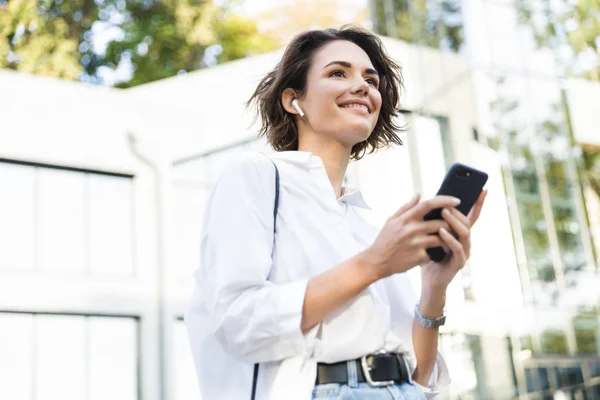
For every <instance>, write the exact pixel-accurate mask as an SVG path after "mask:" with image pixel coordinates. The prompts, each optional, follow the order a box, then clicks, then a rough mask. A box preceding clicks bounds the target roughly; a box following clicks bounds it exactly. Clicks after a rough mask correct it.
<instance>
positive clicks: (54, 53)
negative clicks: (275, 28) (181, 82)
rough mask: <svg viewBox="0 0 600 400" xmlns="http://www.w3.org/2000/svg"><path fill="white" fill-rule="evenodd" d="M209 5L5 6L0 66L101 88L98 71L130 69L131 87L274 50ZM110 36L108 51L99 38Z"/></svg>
mask: <svg viewBox="0 0 600 400" xmlns="http://www.w3.org/2000/svg"><path fill="white" fill-rule="evenodd" d="M237 6H238V2H236V1H230V2H221V3H220V5H215V4H214V3H213V2H212V1H210V0H164V1H158V0H128V1H125V0H72V1H64V0H11V1H10V2H9V1H7V0H0V67H3V68H9V69H14V70H18V71H24V72H30V73H34V74H40V75H48V76H54V77H59V78H65V79H72V80H74V79H79V80H84V81H90V82H95V83H102V78H101V74H100V73H99V72H101V68H108V69H115V68H117V67H118V66H119V65H120V64H121V63H124V64H129V65H130V66H131V70H132V74H131V77H130V78H129V79H128V80H127V81H125V82H120V83H119V84H118V85H117V86H120V87H129V86H134V85H139V84H142V83H146V82H151V81H154V80H157V79H162V78H166V77H168V76H172V75H175V74H177V73H180V72H189V71H193V70H196V69H199V68H203V67H207V66H212V65H214V64H217V63H221V62H226V61H230V60H234V59H238V58H242V57H245V56H248V55H252V54H257V53H260V52H264V51H269V50H272V49H275V48H277V47H278V46H279V45H280V43H279V42H278V41H277V40H275V39H272V38H270V37H269V36H267V35H264V34H262V33H260V32H259V31H258V28H257V26H256V23H255V22H253V21H251V20H249V19H247V18H245V17H243V16H241V15H240V14H239V13H237V12H236V9H237ZM106 32H108V35H109V43H108V44H107V46H106V49H104V48H99V47H102V46H98V44H99V43H101V40H99V36H102V35H106Z"/></svg>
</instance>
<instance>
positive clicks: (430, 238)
mask: <svg viewBox="0 0 600 400" xmlns="http://www.w3.org/2000/svg"><path fill="white" fill-rule="evenodd" d="M417 244H418V245H419V246H422V247H424V248H426V249H429V248H431V247H445V248H446V249H445V250H447V249H449V247H448V245H447V244H446V242H444V241H443V240H442V238H441V237H440V235H424V236H423V237H421V238H419V239H418V240H417Z"/></svg>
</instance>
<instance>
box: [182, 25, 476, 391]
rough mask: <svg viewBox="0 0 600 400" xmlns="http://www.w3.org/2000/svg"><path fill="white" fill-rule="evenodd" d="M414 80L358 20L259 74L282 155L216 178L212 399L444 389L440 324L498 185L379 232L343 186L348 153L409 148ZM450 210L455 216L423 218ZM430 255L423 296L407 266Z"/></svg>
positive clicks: (199, 305) (203, 355) (259, 100)
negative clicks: (405, 78) (461, 207)
mask: <svg viewBox="0 0 600 400" xmlns="http://www.w3.org/2000/svg"><path fill="white" fill-rule="evenodd" d="M401 87H402V75H401V69H400V67H399V66H398V65H397V64H396V63H395V62H394V61H392V60H391V59H390V58H389V57H388V56H387V55H386V53H385V50H384V49H383V47H382V43H381V41H380V40H379V39H378V38H377V37H376V36H374V35H373V34H371V33H369V32H367V31H364V30H361V29H357V28H342V29H341V30H334V29H328V30H324V31H311V32H306V33H303V34H300V35H299V36H297V37H296V38H295V39H294V40H293V41H292V42H291V43H290V45H289V46H288V48H287V49H286V51H285V53H284V55H283V58H282V60H281V62H280V63H279V64H278V65H277V66H276V67H275V69H274V70H273V71H271V72H270V73H269V74H268V75H267V76H266V77H265V78H264V79H263V80H262V81H261V82H260V83H259V85H258V87H257V89H256V91H255V93H254V94H253V96H252V98H251V100H250V102H251V103H255V104H256V105H257V107H258V113H259V115H260V117H261V120H262V129H261V133H262V134H264V135H266V137H267V139H268V141H269V143H270V144H271V145H272V146H273V147H274V149H275V150H277V152H276V153H274V154H273V155H271V156H269V157H267V156H265V155H264V154H256V155H252V156H248V157H246V158H245V159H244V160H241V161H240V162H238V163H236V164H234V165H232V166H230V167H229V168H228V169H227V170H226V171H225V172H224V173H223V174H222V176H221V178H220V179H219V181H218V182H217V184H216V186H215V188H214V190H213V193H212V195H211V198H210V200H209V204H208V206H207V210H206V214H205V215H206V217H205V222H204V228H203V233H202V244H201V246H202V253H201V254H202V255H201V267H200V269H199V270H198V271H197V273H196V288H195V291H194V295H193V298H192V301H191V305H190V308H189V310H188V313H187V315H186V321H187V324H188V330H189V334H190V340H191V344H192V349H193V352H194V359H195V363H196V367H197V373H198V379H199V381H200V386H201V389H202V394H203V399H206V400H212V399H231V400H238V399H239V400H248V399H250V398H251V395H252V392H253V383H254V384H255V385H256V388H255V389H256V396H255V398H256V399H261V400H262V399H271V400H279V399H286V400H287V399H302V400H309V399H311V398H312V399H367V398H368V399H407V400H409V399H422V398H425V395H427V397H432V396H433V395H435V394H436V392H437V391H438V390H439V389H440V388H441V387H443V386H444V385H446V384H447V382H448V376H447V370H446V367H445V364H444V362H443V360H442V358H441V357H439V356H438V352H437V347H438V327H439V326H440V325H441V324H443V321H444V318H445V316H444V303H445V298H446V288H447V287H448V284H449V283H450V282H451V281H452V279H453V278H454V276H455V275H456V273H457V272H458V271H459V270H460V269H461V268H462V267H463V266H464V264H465V262H466V260H467V258H468V256H469V251H470V227H471V226H472V224H473V223H474V222H475V221H476V220H477V217H478V215H479V212H480V210H481V207H482V205H483V200H484V197H485V193H482V195H481V196H480V198H479V200H478V202H477V204H476V205H475V206H474V208H473V210H472V212H471V213H470V215H469V216H468V217H465V216H463V215H462V214H461V213H460V212H458V211H457V210H456V209H455V206H456V205H458V200H457V199H455V198H452V197H446V196H438V197H436V198H433V199H430V200H427V201H420V199H419V197H418V196H415V197H414V198H413V200H411V201H410V202H409V203H408V204H405V205H404V206H402V208H400V209H399V210H398V211H397V212H396V213H395V214H394V215H392V216H391V217H390V218H389V219H388V221H387V222H386V224H385V225H384V226H383V228H382V229H381V230H378V229H376V228H374V227H373V226H371V225H369V224H368V223H366V222H365V221H364V220H363V219H361V218H360V217H359V216H358V214H357V213H356V212H355V211H354V209H353V207H367V206H366V204H365V202H364V200H363V198H362V196H361V195H360V192H357V191H354V192H351V191H349V190H346V189H345V188H343V187H342V180H343V177H344V174H345V172H346V167H347V166H348V163H349V161H350V159H355V160H358V159H360V158H361V157H362V156H363V155H364V154H365V152H367V151H373V150H376V149H378V148H381V147H385V146H388V145H390V144H394V143H396V144H401V142H400V139H399V137H398V136H397V134H396V132H397V131H398V130H399V127H398V126H397V125H396V124H395V122H394V116H395V114H396V112H397V110H398V109H399V94H400V89H401ZM273 164H275V166H276V167H275V166H274V165H273ZM276 171H277V172H276ZM277 174H279V177H278V176H277ZM277 183H279V185H278V184H277ZM278 195H279V199H280V201H279V204H278V207H277V212H276V217H274V215H273V207H274V204H275V198H276V197H277V196H278ZM437 208H443V209H445V210H444V212H443V215H444V220H440V221H428V222H425V221H423V216H424V215H425V214H426V213H427V212H429V211H430V210H432V209H437ZM274 230H275V231H276V233H274ZM435 246H442V247H444V248H445V249H446V250H447V252H448V253H449V256H448V257H447V258H446V259H445V260H444V261H443V262H441V263H435V262H431V260H430V259H429V257H428V256H427V253H426V249H427V248H430V247H435ZM417 265H421V271H422V293H421V295H420V299H417V298H416V296H415V294H414V292H413V290H412V288H411V285H410V282H409V280H408V277H407V275H406V273H405V272H406V271H408V270H410V269H411V268H414V267H415V266H417ZM255 363H257V365H258V369H257V372H258V373H257V375H256V376H255V377H254V375H253V371H255V368H253V366H254V365H255ZM253 378H254V379H253Z"/></svg>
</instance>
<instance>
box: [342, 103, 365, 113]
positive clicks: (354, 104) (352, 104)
mask: <svg viewBox="0 0 600 400" xmlns="http://www.w3.org/2000/svg"><path fill="white" fill-rule="evenodd" d="M340 107H341V108H356V109H359V110H363V111H365V112H367V113H369V107H367V106H365V105H364V104H357V103H350V104H342V105H341V106H340Z"/></svg>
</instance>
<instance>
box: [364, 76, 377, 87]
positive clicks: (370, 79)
mask: <svg viewBox="0 0 600 400" xmlns="http://www.w3.org/2000/svg"><path fill="white" fill-rule="evenodd" d="M365 81H366V82H367V83H368V84H369V85H373V86H375V88H378V87H379V81H378V80H377V79H375V78H367V79H365Z"/></svg>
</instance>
